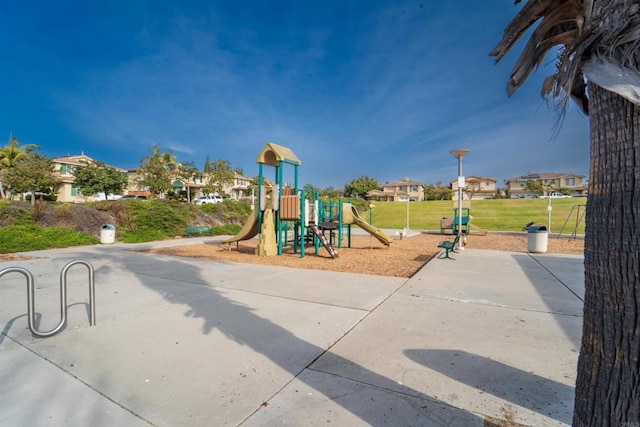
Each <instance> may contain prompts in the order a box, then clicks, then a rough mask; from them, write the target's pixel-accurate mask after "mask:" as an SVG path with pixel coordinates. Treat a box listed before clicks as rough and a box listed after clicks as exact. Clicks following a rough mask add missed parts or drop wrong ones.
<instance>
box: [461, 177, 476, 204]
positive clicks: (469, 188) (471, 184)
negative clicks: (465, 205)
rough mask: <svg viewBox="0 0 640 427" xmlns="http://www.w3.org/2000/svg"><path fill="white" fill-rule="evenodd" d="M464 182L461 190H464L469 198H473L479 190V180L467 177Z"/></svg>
mask: <svg viewBox="0 0 640 427" xmlns="http://www.w3.org/2000/svg"><path fill="white" fill-rule="evenodd" d="M466 184H467V185H465V186H464V188H463V189H462V191H464V192H465V193H467V194H468V195H469V199H470V200H473V198H474V197H475V195H476V193H477V192H478V191H480V181H479V180H477V179H476V178H470V179H467V182H466Z"/></svg>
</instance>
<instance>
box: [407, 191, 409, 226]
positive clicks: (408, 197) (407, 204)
mask: <svg viewBox="0 0 640 427" xmlns="http://www.w3.org/2000/svg"><path fill="white" fill-rule="evenodd" d="M407 193H408V192H407ZM407 232H409V195H408V194H407Z"/></svg>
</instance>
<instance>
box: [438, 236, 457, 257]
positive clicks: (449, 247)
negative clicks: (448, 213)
mask: <svg viewBox="0 0 640 427" xmlns="http://www.w3.org/2000/svg"><path fill="white" fill-rule="evenodd" d="M459 240H460V234H456V238H455V239H453V240H445V241H443V242H440V243H439V244H438V247H439V248H442V249H444V250H445V251H446V252H445V255H444V258H449V259H455V258H451V257H450V256H449V252H451V251H453V252H455V247H456V245H457V244H458V241H459Z"/></svg>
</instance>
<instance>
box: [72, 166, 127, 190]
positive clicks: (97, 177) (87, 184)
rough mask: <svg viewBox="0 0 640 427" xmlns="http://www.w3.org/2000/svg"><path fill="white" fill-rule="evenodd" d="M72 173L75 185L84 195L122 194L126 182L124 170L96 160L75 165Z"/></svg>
mask: <svg viewBox="0 0 640 427" xmlns="http://www.w3.org/2000/svg"><path fill="white" fill-rule="evenodd" d="M73 174H74V175H75V177H76V180H75V182H74V185H75V187H76V188H77V189H78V190H80V191H81V192H82V193H83V194H85V195H92V194H97V193H104V196H105V198H106V197H107V195H109V194H122V192H123V191H124V189H125V187H126V186H127V183H128V177H127V174H126V173H125V172H121V171H119V170H118V169H116V168H114V167H113V166H108V165H106V164H104V163H102V162H98V161H95V162H91V163H87V164H86V165H84V166H78V167H76V168H75V170H74V171H73Z"/></svg>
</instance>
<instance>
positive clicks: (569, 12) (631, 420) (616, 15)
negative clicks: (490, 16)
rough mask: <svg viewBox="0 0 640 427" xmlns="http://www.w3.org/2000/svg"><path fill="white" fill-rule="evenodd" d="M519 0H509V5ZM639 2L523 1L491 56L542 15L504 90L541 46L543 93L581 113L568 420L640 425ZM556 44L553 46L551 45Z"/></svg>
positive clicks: (512, 86) (536, 59)
mask: <svg viewBox="0 0 640 427" xmlns="http://www.w3.org/2000/svg"><path fill="white" fill-rule="evenodd" d="M516 3H518V2H516ZM639 6H640V4H639V3H638V1H637V0H592V1H585V0H581V1H571V2H569V1H555V0H529V1H527V3H526V4H525V5H524V7H523V8H522V9H521V10H520V12H519V13H518V15H517V16H516V17H515V18H514V19H513V21H512V22H511V23H510V24H509V26H508V27H507V28H506V30H505V33H504V36H503V38H502V40H501V41H500V42H499V43H498V45H497V46H496V48H495V49H494V50H493V51H492V52H491V54H492V55H494V56H495V57H496V61H500V60H501V59H502V58H503V57H504V56H505V55H506V54H507V52H508V51H509V50H510V49H511V48H512V47H513V46H514V44H515V43H516V42H517V41H518V40H519V39H520V37H522V35H523V34H527V33H528V32H527V30H528V29H529V28H530V27H531V26H532V25H534V24H535V23H536V22H538V21H541V22H540V24H539V25H538V27H537V28H536V29H535V30H534V31H533V32H532V33H531V39H530V40H529V43H528V44H527V46H526V47H525V48H524V50H523V52H522V53H521V55H520V58H519V59H518V61H517V62H516V65H515V67H514V69H513V70H512V72H511V76H510V77H511V78H510V80H509V83H508V86H507V91H508V93H509V94H513V93H514V92H515V91H516V90H517V89H518V88H519V87H520V86H521V85H522V84H523V83H524V82H525V81H526V79H527V77H528V76H529V75H530V73H531V72H532V71H533V69H534V68H536V67H537V66H538V65H539V64H541V63H542V62H543V60H544V58H545V56H546V54H547V53H548V52H549V51H552V52H554V53H557V59H556V64H557V69H556V73H555V74H554V75H553V76H551V77H548V78H547V79H546V80H545V82H544V84H543V88H542V91H543V94H545V95H548V96H550V97H553V98H555V99H556V100H558V101H559V103H558V104H559V106H560V107H563V110H561V111H564V108H566V106H567V103H568V102H569V99H573V100H574V101H575V102H576V103H577V104H578V106H579V107H580V108H581V109H582V111H583V112H584V113H585V114H587V115H588V116H589V121H590V129H591V166H590V171H591V177H590V179H589V203H587V211H586V236H585V259H584V267H585V297H584V320H583V322H584V324H583V330H582V345H581V348H580V356H579V360H578V370H577V380H576V398H575V407H574V416H573V425H576V426H587V425H594V426H610V425H626V424H637V423H638V421H640V399H639V396H640V363H639V362H638V357H639V356H638V355H639V354H640V334H639V333H638V331H639V330H640V320H639V319H640V317H639V316H638V313H640V292H638V277H639V270H638V268H639V267H638V266H640V251H639V250H638V248H639V247H640V215H638V212H640V173H638V158H639V157H640V154H639V153H640V92H639V89H640V88H639V86H640V84H638V81H639V79H640V49H638V46H640V11H639ZM556 46H559V47H560V48H559V49H554V47H556Z"/></svg>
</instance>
